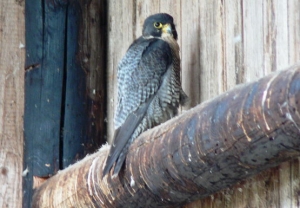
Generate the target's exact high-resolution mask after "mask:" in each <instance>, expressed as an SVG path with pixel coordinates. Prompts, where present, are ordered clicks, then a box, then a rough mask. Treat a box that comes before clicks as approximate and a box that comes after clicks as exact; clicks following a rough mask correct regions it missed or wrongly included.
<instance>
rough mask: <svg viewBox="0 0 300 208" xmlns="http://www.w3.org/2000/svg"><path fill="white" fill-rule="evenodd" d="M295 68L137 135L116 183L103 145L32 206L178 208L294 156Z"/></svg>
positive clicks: (297, 117) (298, 88)
mask: <svg viewBox="0 0 300 208" xmlns="http://www.w3.org/2000/svg"><path fill="white" fill-rule="evenodd" d="M299 99H300V65H299V64H297V65H295V66H292V67H290V68H289V69H287V70H284V71H279V72H276V73H274V74H271V75H269V76H266V77H264V78H262V79H260V80H258V81H256V82H253V83H249V84H245V85H241V86H238V87H236V88H234V89H233V90H231V91H228V92H226V93H224V94H222V95H220V96H218V97H216V98H215V99H212V100H210V101H207V102H204V103H202V104H200V105H198V106H196V107H195V108H193V109H191V110H189V111H187V112H185V113H183V114H182V115H180V116H178V117H176V118H174V119H172V120H170V121H168V122H166V123H164V124H162V125H160V126H158V127H156V128H154V129H151V130H149V131H146V132H144V133H143V134H142V135H141V136H140V137H139V139H137V140H136V141H135V142H134V143H133V144H132V145H131V147H130V150H129V153H128V155H127V159H126V168H125V169H124V171H123V172H121V173H120V174H119V177H116V178H111V175H110V174H109V175H108V176H105V177H104V178H103V179H102V168H103V163H104V162H105V158H106V156H107V153H108V149H109V148H108V145H106V146H104V147H103V148H101V149H100V150H99V151H98V152H97V153H95V154H93V155H90V156H87V157H86V158H85V159H83V160H82V161H80V162H78V163H76V164H75V165H73V166H71V167H69V168H67V169H66V170H63V171H61V172H60V173H59V174H57V175H55V176H54V177H52V178H50V179H49V180H48V181H47V182H45V183H44V184H43V185H42V186H41V187H40V188H38V189H37V190H36V191H35V196H34V199H33V207H72V206H73V207H158V206H174V205H176V206H178V205H180V204H184V203H187V202H189V201H193V200H196V199H201V198H204V197H206V196H208V195H211V194H213V193H215V192H217V191H219V190H222V189H224V188H226V187H230V186H232V185H234V184H235V183H237V182H238V181H241V180H243V179H245V178H247V177H251V176H253V175H255V174H257V173H259V172H261V171H263V170H266V169H268V168H270V167H274V166H277V165H278V164H279V163H281V162H283V161H286V160H289V159H291V158H293V157H296V156H299V155H300V148H299V147H300V139H299V130H300V114H299V113H300V111H299V110H300V104H299Z"/></svg>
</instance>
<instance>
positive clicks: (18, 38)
mask: <svg viewBox="0 0 300 208" xmlns="http://www.w3.org/2000/svg"><path fill="white" fill-rule="evenodd" d="M157 12H168V13H170V14H171V15H173V17H174V19H175V22H176V25H177V30H178V34H179V44H180V46H181V57H182V79H183V81H182V82H183V88H184V90H185V91H186V92H187V94H188V95H189V96H190V99H191V103H190V106H187V107H186V108H187V109H188V108H191V107H193V106H195V105H197V104H198V103H200V102H203V101H205V100H207V99H210V98H212V97H214V96H216V95H218V94H220V93H222V92H224V91H227V90H229V89H231V88H232V87H234V86H235V85H236V84H239V83H243V82H248V81H251V80H255V79H257V78H258V77H262V76H264V75H266V74H268V73H270V72H271V71H275V70H279V69H282V68H284V67H286V66H288V65H290V64H293V63H295V62H297V61H298V60H299V59H300V24H299V21H300V2H299V1H298V0H274V1H271V0H270V1H262V0H260V1H259V0H253V1H246V0H240V1H238V0H231V1H228V0H219V1H210V0H201V1H200V0H198V1H197V0H191V1H184V0H161V1H159V0H124V1H119V0H109V1H108V14H109V15H108V35H109V40H108V44H109V47H108V86H109V88H108V94H109V98H108V107H109V116H108V124H109V135H108V136H109V137H110V138H111V135H112V132H113V128H112V121H113V112H114V109H115V107H116V105H115V104H116V103H115V101H116V69H117V65H118V62H119V60H120V59H121V57H122V56H123V55H124V53H125V52H126V50H127V48H128V46H129V45H130V43H131V42H132V41H133V40H134V39H135V38H137V37H138V36H140V35H141V27H142V23H143V20H144V19H145V18H146V17H147V16H148V15H150V14H153V13H157ZM24 32H25V28H24V1H9V0H2V1H1V2H0V48H1V50H0V184H1V186H0V207H21V204H22V200H21V198H22V190H21V188H22V171H23V167H22V160H23V158H22V156H23V119H22V115H23V110H24V107H23V106H24V59H25V50H24V47H25V43H24ZM24 169H25V168H24ZM299 177H300V161H299V159H296V160H293V161H291V162H287V163H284V164H282V165H280V167H278V168H274V169H271V170H269V171H266V172H264V173H262V174H260V175H258V176H256V177H254V178H251V179H249V180H247V181H246V182H242V183H240V184H237V185H236V186H235V187H234V188H233V189H228V190H224V191H223V192H221V193H218V194H216V195H214V196H211V197H209V198H207V199H206V200H202V201H199V202H194V203H191V204H190V205H187V206H186V207H189V208H191V207H220V208H221V207H284V208H285V207H300V194H299V193H300V187H299V186H300V181H299Z"/></svg>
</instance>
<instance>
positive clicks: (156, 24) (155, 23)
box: [154, 22, 162, 28]
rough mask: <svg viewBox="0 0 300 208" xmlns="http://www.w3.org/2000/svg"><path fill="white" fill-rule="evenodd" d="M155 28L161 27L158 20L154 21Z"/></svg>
mask: <svg viewBox="0 0 300 208" xmlns="http://www.w3.org/2000/svg"><path fill="white" fill-rule="evenodd" d="M154 27H155V28H162V24H161V23H160V22H154Z"/></svg>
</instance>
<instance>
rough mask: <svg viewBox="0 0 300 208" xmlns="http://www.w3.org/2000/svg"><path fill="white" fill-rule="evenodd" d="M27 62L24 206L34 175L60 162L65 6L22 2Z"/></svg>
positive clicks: (52, 170) (48, 171) (47, 172)
mask: <svg viewBox="0 0 300 208" xmlns="http://www.w3.org/2000/svg"><path fill="white" fill-rule="evenodd" d="M25 4H26V6H25V7H26V9H25V16H26V34H25V36H26V64H25V69H26V73H25V114H24V140H25V145H24V160H23V161H24V166H25V167H26V168H27V170H28V171H29V172H28V174H27V175H26V177H24V185H23V188H24V190H26V191H25V192H24V196H23V198H24V201H23V206H25V207H26V206H29V205H30V200H31V197H32V193H33V190H32V185H33V184H32V178H33V176H38V177H47V176H51V175H54V174H55V173H56V171H58V169H59V166H60V162H59V160H60V154H59V153H60V141H61V140H60V139H61V109H62V107H61V104H62V90H63V77H64V50H65V48H64V47H65V44H64V42H65V18H66V13H65V7H63V6H61V5H53V4H52V3H51V2H48V1H47V2H46V1H45V2H44V1H42V2H36V1H31V0H28V1H26V2H25Z"/></svg>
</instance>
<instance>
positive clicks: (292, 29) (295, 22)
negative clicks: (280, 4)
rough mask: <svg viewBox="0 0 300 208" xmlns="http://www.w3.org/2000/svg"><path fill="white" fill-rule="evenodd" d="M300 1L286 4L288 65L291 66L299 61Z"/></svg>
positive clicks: (292, 0) (293, 0) (295, 0)
mask: <svg viewBox="0 0 300 208" xmlns="http://www.w3.org/2000/svg"><path fill="white" fill-rule="evenodd" d="M299 8H300V1H298V0H291V1H288V2H287V9H288V12H287V14H288V23H287V24H288V38H289V43H288V45H289V63H290V64H293V63H295V62H299V60H300V24H299V21H300V9H299Z"/></svg>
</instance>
